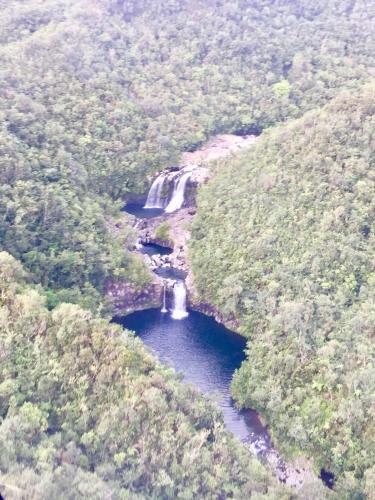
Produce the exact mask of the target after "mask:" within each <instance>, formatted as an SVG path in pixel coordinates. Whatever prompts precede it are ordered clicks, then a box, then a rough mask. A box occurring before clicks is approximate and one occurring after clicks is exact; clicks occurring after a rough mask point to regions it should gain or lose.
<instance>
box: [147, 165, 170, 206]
mask: <svg viewBox="0 0 375 500" xmlns="http://www.w3.org/2000/svg"><path fill="white" fill-rule="evenodd" d="M165 180H166V174H165V173H162V174H160V175H159V176H158V177H156V179H155V180H154V182H153V183H152V185H151V187H150V191H149V192H148V195H147V200H146V204H145V206H144V207H143V208H164V198H163V188H164V183H165Z"/></svg>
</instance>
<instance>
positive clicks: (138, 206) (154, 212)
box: [122, 200, 164, 219]
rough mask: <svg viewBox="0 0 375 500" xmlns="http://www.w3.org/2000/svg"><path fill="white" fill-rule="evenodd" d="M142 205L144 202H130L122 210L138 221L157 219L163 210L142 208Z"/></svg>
mask: <svg viewBox="0 0 375 500" xmlns="http://www.w3.org/2000/svg"><path fill="white" fill-rule="evenodd" d="M144 204H145V200H137V201H131V202H128V203H127V204H126V205H125V206H124V208H123V209H122V210H123V211H124V212H127V213H128V214H131V215H135V216H136V217H138V218H140V219H151V218H152V217H158V216H159V215H162V214H163V213H164V209H163V208H143V207H144Z"/></svg>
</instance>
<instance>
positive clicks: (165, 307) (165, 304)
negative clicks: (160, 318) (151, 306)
mask: <svg viewBox="0 0 375 500" xmlns="http://www.w3.org/2000/svg"><path fill="white" fill-rule="evenodd" d="M166 295H167V284H166V283H165V281H164V287H163V307H162V308H161V312H162V313H166V312H168V309H167V301H166Z"/></svg>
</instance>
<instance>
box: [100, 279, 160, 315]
mask: <svg viewBox="0 0 375 500" xmlns="http://www.w3.org/2000/svg"><path fill="white" fill-rule="evenodd" d="M106 297H107V300H108V302H109V303H110V306H111V309H112V311H113V313H114V315H115V316H125V315H127V314H130V313H132V312H134V311H143V310H144V309H151V308H154V307H155V308H159V307H161V305H162V301H163V285H162V283H160V282H159V280H155V281H154V282H153V283H150V284H149V285H146V286H145V287H143V288H142V289H137V288H135V287H134V286H132V285H130V284H129V283H122V282H119V283H116V282H110V283H108V284H107V289H106Z"/></svg>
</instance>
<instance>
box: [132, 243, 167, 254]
mask: <svg viewBox="0 0 375 500" xmlns="http://www.w3.org/2000/svg"><path fill="white" fill-rule="evenodd" d="M138 252H140V253H143V254H147V255H150V256H151V255H170V254H171V253H172V252H173V248H168V247H162V246H161V245H155V244H154V243H142V246H141V247H140V248H139V249H138Z"/></svg>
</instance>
